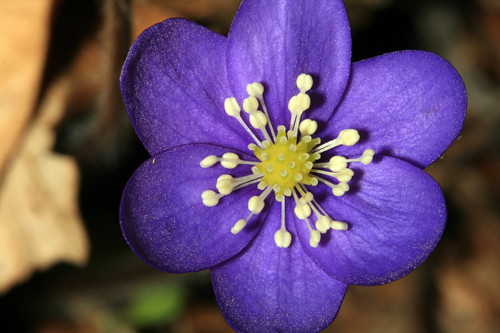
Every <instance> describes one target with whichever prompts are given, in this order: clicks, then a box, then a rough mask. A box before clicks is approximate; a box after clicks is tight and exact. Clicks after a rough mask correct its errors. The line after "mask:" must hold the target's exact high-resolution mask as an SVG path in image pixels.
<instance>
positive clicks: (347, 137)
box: [337, 129, 359, 146]
mask: <svg viewBox="0 0 500 333" xmlns="http://www.w3.org/2000/svg"><path fill="white" fill-rule="evenodd" d="M337 140H338V143H339V144H341V145H344V146H352V145H354V144H356V143H357V142H358V141H359V133H358V131H356V130H355V129H345V130H343V131H341V132H340V133H339V136H338V138H337Z"/></svg>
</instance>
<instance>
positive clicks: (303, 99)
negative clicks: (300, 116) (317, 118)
mask: <svg viewBox="0 0 500 333" xmlns="http://www.w3.org/2000/svg"><path fill="white" fill-rule="evenodd" d="M296 97H297V98H296V99H295V103H296V106H295V107H296V108H297V109H298V110H299V112H303V111H305V110H307V109H309V107H310V106H311V97H309V95H308V94H304V93H298V94H297V96H296Z"/></svg>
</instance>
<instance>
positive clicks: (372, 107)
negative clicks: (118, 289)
mask: <svg viewBox="0 0 500 333" xmlns="http://www.w3.org/2000/svg"><path fill="white" fill-rule="evenodd" d="M350 50H351V39H350V29H349V24H348V20H347V16H346V13H345V9H344V6H343V3H342V2H341V1H340V0H317V1H307V0H275V1H269V0H244V1H243V2H242V4H241V6H240V9H239V10H238V13H237V14H236V17H235V19H234V21H233V24H232V26H231V30H230V33H229V37H228V38H226V37H223V36H220V35H218V34H216V33H214V32H211V31H209V30H207V29H205V28H203V27H201V26H199V25H196V24H194V23H192V22H189V21H187V20H184V19H170V20H167V21H164V22H162V23H160V24H157V25H155V26H153V27H151V28H149V29H148V30H146V31H145V32H144V33H143V34H142V35H141V36H139V38H138V39H137V41H136V42H135V43H134V45H133V46H132V48H131V50H130V53H129V55H128V57H127V60H126V62H125V65H124V67H123V72H122V77H121V81H120V82H121V87H122V94H123V97H124V100H125V103H126V105H127V110H128V113H129V116H130V119H131V120H132V123H133V125H134V128H135V129H136V132H137V134H138V135H139V137H140V139H141V140H142V142H143V143H144V145H145V146H146V148H147V149H148V151H149V152H150V154H151V155H152V157H151V158H150V159H149V160H147V161H146V162H145V163H144V164H143V165H142V166H141V167H140V168H139V169H138V170H137V171H136V172H135V173H134V175H133V176H132V178H131V179H130V181H129V182H128V184H127V187H126V188H125V191H124V194H123V198H122V204H121V212H120V220H121V225H122V230H123V232H124V235H125V238H126V239H127V241H128V243H129V244H130V246H131V247H132V249H133V250H134V251H135V252H136V253H137V254H138V255H139V256H140V257H141V258H142V259H143V260H144V261H146V262H147V263H149V264H150V265H152V266H154V267H156V268H158V269H161V270H164V271H167V272H174V273H185V272H191V271H198V270H203V269H207V268H210V269H211V272H212V283H213V286H214V290H215V294H216V297H217V301H218V303H219V305H220V307H221V310H222V312H223V314H224V316H225V318H226V320H227V321H228V323H229V324H230V325H231V326H232V327H233V328H234V329H235V330H237V331H241V332H267V331H286V332H294V331H296V332H314V331H319V330H321V329H323V328H324V327H326V326H327V325H329V324H330V323H331V321H332V320H333V319H334V318H335V316H336V314H337V312H338V309H339V307H340V304H341V302H342V299H343V297H344V294H345V291H346V289H347V286H348V284H358V285H377V284H383V283H387V282H390V281H393V280H395V279H398V278H400V277H402V276H404V275H406V274H408V273H409V272H410V271H411V270H413V269H414V268H415V267H417V266H418V265H419V264H420V263H422V262H423V261H424V260H425V259H426V258H427V256H428V255H429V254H430V252H431V251H432V250H433V249H434V247H435V246H436V244H437V242H438V240H439V238H440V237H441V234H442V232H443V229H444V226H445V221H446V208H445V203H444V198H443V194H442V192H441V190H440V188H439V185H438V184H437V183H436V182H435V181H434V180H433V179H432V177H430V176H429V175H428V174H427V173H425V172H424V171H423V170H422V169H423V168H424V167H426V166H428V165H429V164H430V163H432V162H433V161H434V160H436V159H437V158H438V157H439V156H440V155H441V154H442V153H443V151H444V150H445V149H446V148H447V147H448V146H449V145H450V144H451V142H452V141H453V140H454V139H455V137H456V136H457V135H458V133H459V131H460V130H461V127H462V123H463V120H464V116H465V108H466V94H465V89H464V85H463V82H462V80H461V78H460V76H459V75H458V74H457V72H456V71H455V69H454V68H453V67H452V66H451V65H450V64H449V63H447V62H446V61H445V60H443V59H441V58H440V57H438V56H436V55H434V54H431V53H427V52H422V51H402V52H396V53H390V54H385V55H382V56H379V57H375V58H372V59H368V60H365V61H361V62H357V63H354V64H351V59H350V55H351V51H350Z"/></svg>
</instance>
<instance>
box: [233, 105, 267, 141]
mask: <svg viewBox="0 0 500 333" xmlns="http://www.w3.org/2000/svg"><path fill="white" fill-rule="evenodd" d="M224 109H225V110H226V113H227V114H228V115H229V116H231V117H235V118H236V119H237V120H238V122H239V123H240V124H241V126H243V128H244V129H245V131H247V133H248V134H250V136H251V137H252V139H253V140H254V141H255V143H257V145H259V147H262V145H261V143H260V140H259V139H258V138H257V137H256V136H255V134H253V132H252V130H250V128H249V127H248V126H247V124H245V122H244V121H243V119H242V118H241V115H240V111H241V108H240V106H239V105H238V102H237V101H236V98H234V97H229V98H226V99H225V101H224Z"/></svg>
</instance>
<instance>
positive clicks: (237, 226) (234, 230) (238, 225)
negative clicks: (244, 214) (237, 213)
mask: <svg viewBox="0 0 500 333" xmlns="http://www.w3.org/2000/svg"><path fill="white" fill-rule="evenodd" d="M246 225H247V221H245V220H243V219H241V220H239V221H238V222H236V223H235V225H234V226H233V227H232V228H231V233H233V235H236V234H237V233H239V232H240V231H241V230H243V228H244V227H245V226H246Z"/></svg>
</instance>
